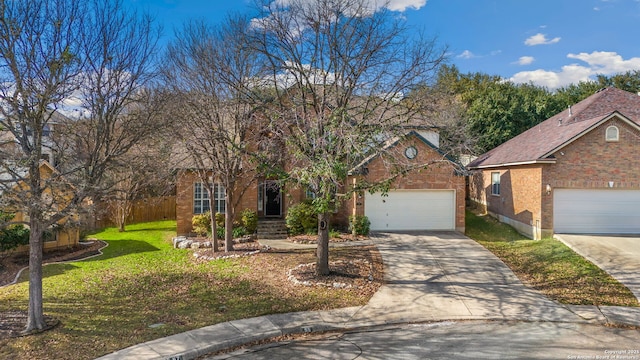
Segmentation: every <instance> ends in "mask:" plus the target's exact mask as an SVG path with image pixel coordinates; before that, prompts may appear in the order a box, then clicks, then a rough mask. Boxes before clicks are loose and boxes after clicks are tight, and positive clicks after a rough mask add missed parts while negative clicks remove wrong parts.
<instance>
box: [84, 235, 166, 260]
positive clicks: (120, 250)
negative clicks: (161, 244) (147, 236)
mask: <svg viewBox="0 0 640 360" xmlns="http://www.w3.org/2000/svg"><path fill="white" fill-rule="evenodd" d="M103 241H105V242H106V243H108V244H109V245H108V246H107V247H105V248H103V249H102V255H98V256H95V257H92V258H89V259H86V260H78V261H85V262H91V261H103V260H108V259H112V258H116V257H118V256H125V255H130V254H138V253H145V252H151V251H160V249H158V248H157V247H155V246H153V245H151V244H149V243H148V242H146V241H141V240H103Z"/></svg>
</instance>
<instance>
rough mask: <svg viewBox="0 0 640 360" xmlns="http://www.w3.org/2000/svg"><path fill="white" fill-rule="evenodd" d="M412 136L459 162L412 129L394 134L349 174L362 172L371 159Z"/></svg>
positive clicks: (445, 156) (451, 160)
mask: <svg viewBox="0 0 640 360" xmlns="http://www.w3.org/2000/svg"><path fill="white" fill-rule="evenodd" d="M411 136H414V137H416V138H417V139H418V140H420V141H422V142H423V143H425V144H426V145H427V146H429V147H430V148H431V149H433V150H434V151H435V152H437V153H438V154H440V155H442V156H443V158H444V159H446V160H448V161H450V162H451V163H454V164H457V162H456V161H455V160H454V159H452V158H451V157H450V156H449V155H448V154H445V153H444V152H443V151H442V150H440V148H438V147H437V146H436V145H434V144H433V143H432V142H431V141H429V140H427V139H426V138H425V137H424V136H422V135H420V133H419V132H417V131H416V130H410V131H408V132H407V133H405V134H404V135H401V136H400V135H398V136H394V137H392V138H391V139H389V140H387V141H386V142H385V144H384V145H383V146H382V147H381V148H380V150H376V151H374V152H373V153H372V154H370V155H369V156H367V157H366V158H364V159H363V160H362V161H361V162H360V163H358V164H357V165H356V166H354V167H353V169H351V170H349V175H355V174H359V173H361V171H362V169H363V168H364V167H366V166H367V165H368V164H369V163H370V162H371V161H373V160H374V159H375V158H377V157H378V156H381V155H382V154H383V152H384V151H385V150H388V149H390V148H392V147H394V146H396V145H398V144H399V143H400V141H402V140H404V139H406V138H409V137H411Z"/></svg>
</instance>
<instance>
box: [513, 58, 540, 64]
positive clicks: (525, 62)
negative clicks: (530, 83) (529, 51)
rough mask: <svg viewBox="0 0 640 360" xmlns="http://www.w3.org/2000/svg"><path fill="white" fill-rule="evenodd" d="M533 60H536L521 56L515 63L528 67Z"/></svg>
mask: <svg viewBox="0 0 640 360" xmlns="http://www.w3.org/2000/svg"><path fill="white" fill-rule="evenodd" d="M535 60H536V59H535V58H534V57H533V56H521V57H520V59H518V61H516V64H518V65H530V64H532V63H533V62H534V61H535Z"/></svg>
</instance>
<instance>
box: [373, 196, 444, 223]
mask: <svg viewBox="0 0 640 360" xmlns="http://www.w3.org/2000/svg"><path fill="white" fill-rule="evenodd" d="M365 215H367V217H368V218H369V220H370V221H371V230H373V231H394V230H454V229H455V192H454V191H453V190H424V191H401V190H396V191H390V192H389V193H388V194H387V196H382V194H381V193H375V194H368V193H367V194H366V195H365Z"/></svg>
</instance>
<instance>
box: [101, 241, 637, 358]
mask: <svg viewBox="0 0 640 360" xmlns="http://www.w3.org/2000/svg"><path fill="white" fill-rule="evenodd" d="M373 242H374V243H375V244H376V246H378V249H379V250H380V253H381V254H382V257H383V260H384V262H385V280H386V284H385V285H384V286H383V287H382V288H381V289H380V290H379V291H378V292H377V293H376V294H374V296H373V297H372V298H371V300H370V301H369V303H368V304H367V305H365V306H358V307H351V308H344V309H335V310H328V311H310V312H299V313H288V314H274V315H266V316H261V317H256V318H251V319H243V320H236V321H230V322H226V323H221V324H216V325H212V326H208V327H204V328H201V329H196V330H192V331H187V332H184V333H181V334H176V335H172V336H168V337H166V338H161V339H157V340H153V341H149V342H146V343H144V344H138V345H135V346H132V347H129V348H126V349H123V350H120V351H117V352H115V353H112V354H109V355H106V356H103V357H101V358H100V359H102V360H107V359H109V360H110V359H182V360H186V359H193V358H195V357H198V356H201V355H205V354H208V353H211V352H216V351H219V350H224V349H227V348H231V347H236V346H240V345H244V344H248V343H251V342H254V341H258V340H265V339H270V338H274V337H277V336H281V335H287V334H302V333H310V332H323V331H329V330H340V331H346V330H355V329H363V328H371V327H376V326H382V325H389V324H400V323H419V322H437V321H445V320H498V321H550V322H576V323H592V324H619V325H633V326H640V308H624V307H600V308H597V307H595V306H563V305H561V304H558V303H556V302H553V301H551V300H549V299H547V298H546V297H544V296H543V295H541V294H540V293H538V292H536V291H534V290H532V289H529V288H527V287H526V286H524V285H523V284H522V283H521V282H520V281H519V280H518V279H517V278H516V277H515V275H514V274H513V273H512V272H511V271H510V270H509V269H508V268H507V267H506V265H504V264H503V263H502V262H501V261H500V260H499V259H497V258H496V257H495V256H493V254H491V253H490V252H489V251H487V250H486V249H484V248H483V247H482V246H480V245H478V244H477V243H475V242H474V241H473V240H470V239H469V238H466V237H465V236H463V235H461V234H458V233H416V234H404V235H402V234H381V235H380V236H378V237H376V238H374V239H373Z"/></svg>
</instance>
